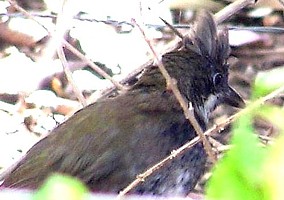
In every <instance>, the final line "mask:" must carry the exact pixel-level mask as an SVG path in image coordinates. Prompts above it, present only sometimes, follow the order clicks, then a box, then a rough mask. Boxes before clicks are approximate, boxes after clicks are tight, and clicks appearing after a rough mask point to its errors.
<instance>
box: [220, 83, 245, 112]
mask: <svg viewBox="0 0 284 200" xmlns="http://www.w3.org/2000/svg"><path fill="white" fill-rule="evenodd" d="M222 97H223V102H224V103H225V104H228V105H230V106H234V107H237V108H243V107H244V106H245V102H244V100H243V99H242V97H241V96H240V95H239V94H238V93H237V92H236V91H235V90H234V89H233V88H231V87H230V86H229V87H228V89H227V90H225V91H223V95H222Z"/></svg>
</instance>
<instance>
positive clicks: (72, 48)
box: [62, 40, 127, 90]
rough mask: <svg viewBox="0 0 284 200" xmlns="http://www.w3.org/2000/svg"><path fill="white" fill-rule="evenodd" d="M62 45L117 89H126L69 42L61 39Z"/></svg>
mask: <svg viewBox="0 0 284 200" xmlns="http://www.w3.org/2000/svg"><path fill="white" fill-rule="evenodd" d="M62 42H63V45H64V46H65V47H66V48H67V49H69V50H70V51H71V52H72V53H73V54H74V55H76V56H77V57H78V58H80V59H81V60H83V61H84V62H86V63H88V65H90V66H91V67H92V68H93V69H94V70H95V71H96V72H98V74H100V75H101V76H103V77H104V78H106V79H108V80H110V81H111V82H112V83H113V85H115V87H117V88H118V89H119V90H126V89H127V88H126V87H125V86H123V85H121V84H120V83H119V82H117V81H115V80H114V79H113V78H112V77H111V76H110V75H108V74H107V73H106V72H105V71H104V70H102V69H101V68H100V67H98V66H97V65H96V64H95V63H93V62H92V61H91V60H89V59H88V58H86V56H85V55H84V54H82V53H81V52H80V51H78V50H77V49H76V48H74V47H73V46H72V45H71V44H69V43H68V42H67V41H66V40H63V41H62Z"/></svg>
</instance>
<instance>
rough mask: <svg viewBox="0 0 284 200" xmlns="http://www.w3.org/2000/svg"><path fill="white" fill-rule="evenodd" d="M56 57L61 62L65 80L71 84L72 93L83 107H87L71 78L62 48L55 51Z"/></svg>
mask: <svg viewBox="0 0 284 200" xmlns="http://www.w3.org/2000/svg"><path fill="white" fill-rule="evenodd" d="M57 55H58V57H59V59H60V61H61V64H62V67H63V70H64V73H65V75H66V78H67V80H68V82H69V83H70V84H71V86H72V88H73V91H74V93H75V94H76V96H77V97H78V100H79V101H80V103H81V104H82V105H83V106H84V107H85V106H87V101H86V99H85V97H84V96H83V94H82V92H81V91H80V89H79V88H78V87H77V85H76V84H75V82H74V79H73V76H72V72H71V71H70V69H69V68H68V62H67V60H66V57H65V54H64V51H63V48H62V46H59V47H58V49H57Z"/></svg>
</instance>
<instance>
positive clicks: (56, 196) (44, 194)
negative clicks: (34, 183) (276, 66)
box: [33, 174, 88, 200]
mask: <svg viewBox="0 0 284 200" xmlns="http://www.w3.org/2000/svg"><path fill="white" fill-rule="evenodd" d="M87 192H88V189H87V188H86V186H85V185H84V184H83V183H81V182H80V181H79V180H77V179H75V178H72V177H69V176H66V175H59V174H55V175H52V176H50V177H49V178H48V179H47V180H46V182H45V183H44V184H43V185H42V187H41V188H40V189H39V190H38V191H37V192H36V193H35V194H34V196H33V200H61V199H68V200H83V199H86V195H87V194H88V193H87Z"/></svg>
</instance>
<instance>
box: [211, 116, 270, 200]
mask: <svg viewBox="0 0 284 200" xmlns="http://www.w3.org/2000/svg"><path fill="white" fill-rule="evenodd" d="M232 145H233V147H232V149H230V150H229V151H228V152H227V154H226V155H225V157H224V158H223V160H221V161H220V163H219V164H218V165H217V166H216V168H215V170H214V171H213V175H212V177H211V179H210V180H209V183H208V187H207V199H218V200H219V199H230V200H239V199H263V192H262V186H261V184H260V183H261V180H262V174H261V173H260V172H259V170H256V169H260V166H262V163H263V159H264V156H265V149H263V148H261V147H260V145H259V141H258V138H257V136H256V135H255V134H254V131H253V127H252V114H251V113H248V114H247V115H243V116H241V117H240V118H239V119H238V120H237V121H236V123H235V124H234V127H233V138H232Z"/></svg>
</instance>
